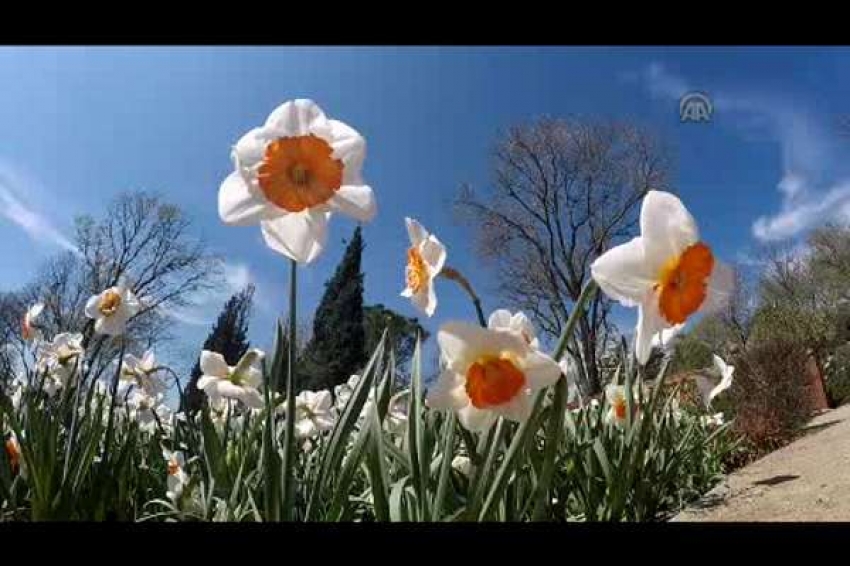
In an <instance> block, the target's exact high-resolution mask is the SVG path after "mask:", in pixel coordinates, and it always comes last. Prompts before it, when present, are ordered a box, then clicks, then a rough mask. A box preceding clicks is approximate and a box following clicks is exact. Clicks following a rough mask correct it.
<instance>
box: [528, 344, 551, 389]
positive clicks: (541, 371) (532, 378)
mask: <svg viewBox="0 0 850 566" xmlns="http://www.w3.org/2000/svg"><path fill="white" fill-rule="evenodd" d="M522 369H523V373H524V374H525V381H526V385H527V386H528V387H529V388H530V389H531V390H532V391H537V390H538V389H543V388H544V387H549V386H550V385H554V384H555V382H557V381H558V378H559V377H561V368H560V367H558V364H557V363H556V362H555V360H553V359H552V358H550V357H549V356H547V355H546V354H543V353H541V352H534V351H533V352H530V353H529V354H528V355H527V356H526V357H525V359H524V361H523V368H522Z"/></svg>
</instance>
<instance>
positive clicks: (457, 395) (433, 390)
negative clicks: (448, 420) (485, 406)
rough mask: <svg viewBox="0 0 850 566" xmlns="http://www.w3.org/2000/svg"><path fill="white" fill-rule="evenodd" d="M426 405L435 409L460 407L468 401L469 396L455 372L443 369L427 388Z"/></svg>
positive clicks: (456, 408)
mask: <svg viewBox="0 0 850 566" xmlns="http://www.w3.org/2000/svg"><path fill="white" fill-rule="evenodd" d="M426 402H427V405H428V406H429V407H430V408H432V409H436V410H438V411H439V410H445V409H454V410H458V409H462V408H463V407H465V406H466V405H467V404H468V403H469V397H468V396H467V395H466V390H465V389H464V387H463V383H462V382H461V381H460V380H459V379H458V377H457V374H455V373H454V372H452V371H448V370H447V371H444V372H442V373H441V374H440V376H439V377H438V378H437V381H436V383H434V384H433V385H432V386H431V387H429V388H428V396H427V401H426Z"/></svg>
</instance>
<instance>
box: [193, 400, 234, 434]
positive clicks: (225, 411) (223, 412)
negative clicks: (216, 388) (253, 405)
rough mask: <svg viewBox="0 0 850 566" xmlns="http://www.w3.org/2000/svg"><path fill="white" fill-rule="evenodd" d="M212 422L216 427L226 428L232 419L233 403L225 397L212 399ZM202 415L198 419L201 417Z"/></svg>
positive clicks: (210, 404)
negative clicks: (228, 420)
mask: <svg viewBox="0 0 850 566" xmlns="http://www.w3.org/2000/svg"><path fill="white" fill-rule="evenodd" d="M209 406H210V420H211V421H212V422H213V424H214V425H216V426H219V427H221V426H224V425H225V423H227V419H228V418H230V409H231V403H230V401H228V400H227V399H225V398H223V397H210V403H209ZM200 416H201V415H200V413H199V414H198V417H200Z"/></svg>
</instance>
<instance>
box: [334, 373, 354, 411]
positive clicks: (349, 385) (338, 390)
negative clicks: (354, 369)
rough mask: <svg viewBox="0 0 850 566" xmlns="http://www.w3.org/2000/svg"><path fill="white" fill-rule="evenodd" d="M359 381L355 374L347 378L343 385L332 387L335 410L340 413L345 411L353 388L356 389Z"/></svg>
mask: <svg viewBox="0 0 850 566" xmlns="http://www.w3.org/2000/svg"><path fill="white" fill-rule="evenodd" d="M358 381H360V376H359V375H357V374H353V375H352V376H351V377H349V378H348V381H346V382H345V383H340V384H339V385H337V386H336V387H334V396H335V397H336V399H335V404H336V408H337V409H338V410H340V411H342V410H343V409H345V405H346V404H347V403H348V400H349V399H351V395H352V394H353V393H354V388H355V387H357V382H358Z"/></svg>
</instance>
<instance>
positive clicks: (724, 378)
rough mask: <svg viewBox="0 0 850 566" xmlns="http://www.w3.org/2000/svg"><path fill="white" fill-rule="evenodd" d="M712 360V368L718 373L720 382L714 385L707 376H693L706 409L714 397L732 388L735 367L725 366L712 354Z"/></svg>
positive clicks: (698, 374) (724, 363) (718, 357)
mask: <svg viewBox="0 0 850 566" xmlns="http://www.w3.org/2000/svg"><path fill="white" fill-rule="evenodd" d="M713 360H714V367H715V368H716V369H717V371H718V372H719V373H720V381H719V382H717V384H716V385H715V382H714V381H713V380H712V378H710V377H708V376H707V375H704V374H702V373H697V374H694V381H695V382H696V385H697V388H698V389H699V392H700V396H701V397H702V400H703V403H705V406H706V407H710V406H711V402H712V401H713V400H714V398H715V397H717V396H718V395H720V394H721V393H723V392H724V391H726V390H727V389H729V388H730V387H732V374H734V373H735V367H734V366H728V365H726V362H724V361H723V360H722V359H721V358H720V356H718V355H716V354H714V355H713Z"/></svg>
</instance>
